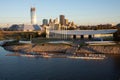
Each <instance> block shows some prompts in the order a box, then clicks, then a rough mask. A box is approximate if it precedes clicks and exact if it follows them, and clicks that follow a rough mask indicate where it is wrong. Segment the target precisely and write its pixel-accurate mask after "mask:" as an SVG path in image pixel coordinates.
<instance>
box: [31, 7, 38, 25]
mask: <svg viewBox="0 0 120 80" xmlns="http://www.w3.org/2000/svg"><path fill="white" fill-rule="evenodd" d="M30 13H31V24H36V23H37V22H36V9H35V7H31V9H30Z"/></svg>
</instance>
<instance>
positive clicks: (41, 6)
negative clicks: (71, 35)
mask: <svg viewBox="0 0 120 80" xmlns="http://www.w3.org/2000/svg"><path fill="white" fill-rule="evenodd" d="M32 6H33V7H36V14H37V22H38V23H39V24H41V23H42V19H44V18H45V19H50V18H52V19H55V18H59V15H61V14H63V15H65V17H66V18H67V19H69V21H74V22H75V23H76V24H78V25H97V24H108V23H111V24H117V23H120V0H0V24H15V23H30V8H31V7H32Z"/></svg>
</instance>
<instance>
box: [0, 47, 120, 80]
mask: <svg viewBox="0 0 120 80" xmlns="http://www.w3.org/2000/svg"><path fill="white" fill-rule="evenodd" d="M11 53H12V52H9V51H6V50H4V49H3V48H2V47H0V80H120V56H108V57H107V59H104V60H77V59H67V58H50V59H44V58H27V57H13V56H5V55H6V54H11Z"/></svg>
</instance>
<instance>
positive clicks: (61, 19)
mask: <svg viewBox="0 0 120 80" xmlns="http://www.w3.org/2000/svg"><path fill="white" fill-rule="evenodd" d="M60 24H61V25H65V16H64V15H60Z"/></svg>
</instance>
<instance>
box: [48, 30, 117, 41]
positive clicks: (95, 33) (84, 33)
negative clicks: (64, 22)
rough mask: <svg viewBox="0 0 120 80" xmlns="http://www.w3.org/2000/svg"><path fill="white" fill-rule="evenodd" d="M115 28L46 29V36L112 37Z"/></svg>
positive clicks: (66, 37) (65, 37) (63, 37)
mask: <svg viewBox="0 0 120 80" xmlns="http://www.w3.org/2000/svg"><path fill="white" fill-rule="evenodd" d="M116 31H117V29H107V30H47V29H46V32H47V37H48V38H62V39H68V38H92V37H96V38H100V37H113V33H115V32H116Z"/></svg>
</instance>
